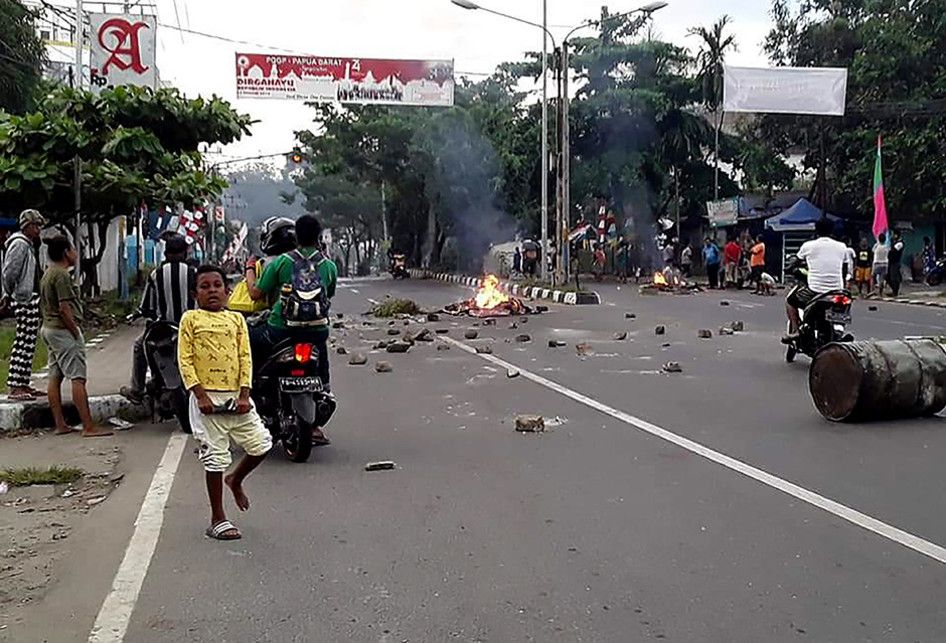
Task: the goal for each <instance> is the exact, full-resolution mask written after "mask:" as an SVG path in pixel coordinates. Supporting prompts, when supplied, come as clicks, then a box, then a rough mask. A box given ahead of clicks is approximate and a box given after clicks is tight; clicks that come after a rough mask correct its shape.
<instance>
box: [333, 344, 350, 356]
mask: <svg viewBox="0 0 946 643" xmlns="http://www.w3.org/2000/svg"><path fill="white" fill-rule="evenodd" d="M335 352H336V353H337V354H338V355H348V349H347V348H345V347H344V346H339V347H338V348H336V349H335Z"/></svg>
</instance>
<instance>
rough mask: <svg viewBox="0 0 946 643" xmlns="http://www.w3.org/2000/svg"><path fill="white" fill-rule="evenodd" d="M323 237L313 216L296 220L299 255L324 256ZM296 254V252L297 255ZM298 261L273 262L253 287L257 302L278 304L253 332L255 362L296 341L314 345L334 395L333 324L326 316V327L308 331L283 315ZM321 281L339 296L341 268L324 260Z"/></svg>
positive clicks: (327, 387)
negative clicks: (331, 374)
mask: <svg viewBox="0 0 946 643" xmlns="http://www.w3.org/2000/svg"><path fill="white" fill-rule="evenodd" d="M321 237H322V224H321V223H319V220H318V219H316V218H315V217H314V216H312V215H311V214H305V215H303V216H301V217H299V218H298V219H297V220H296V242H297V243H298V245H299V247H298V249H297V251H298V252H300V253H301V254H302V256H304V257H307V258H308V257H316V255H317V254H319V255H320V253H321V250H320V248H319V244H320V240H321ZM295 252H296V250H294V251H293V253H295ZM294 263H295V262H294V260H293V256H292V253H287V254H283V255H280V256H279V257H277V258H275V259H273V260H272V261H270V262H269V263H268V264H266V268H265V269H264V270H263V274H262V275H260V278H259V279H258V280H256V282H255V283H253V284H250V283H248V284H247V285H248V286H249V291H250V297H251V298H252V299H254V300H259V299H268V300H270V301H275V302H276V303H275V304H273V308H272V310H271V311H270V313H269V321H268V322H267V323H266V324H265V325H263V326H259V327H257V328H254V329H253V330H252V331H251V332H250V344H251V346H252V348H253V359H254V361H257V362H259V361H260V360H262V359H265V357H266V356H269V355H270V354H271V353H272V350H273V348H274V347H275V346H276V344H278V343H279V342H281V341H283V340H286V339H289V338H292V339H293V340H296V341H305V342H310V343H312V344H313V346H314V347H315V348H316V349H317V350H318V355H319V378H320V379H321V380H322V384H323V385H324V386H325V390H326V391H331V385H330V384H329V367H328V347H327V343H328V334H329V320H328V317H327V315H326V319H325V320H324V323H319V324H318V325H315V326H308V327H304V328H296V327H289V326H287V324H286V320H285V317H284V315H283V302H282V301H280V297H279V295H280V292H281V291H282V287H283V286H284V285H286V284H292V278H293V269H294V268H293V267H294ZM318 270H319V277H320V280H321V282H322V287H323V288H325V291H326V294H327V295H328V297H329V298H332V297H334V296H335V287H336V285H337V283H338V268H337V267H336V266H335V264H334V263H333V262H332V261H331V260H329V259H327V258H324V257H322V258H321V263H319V267H318Z"/></svg>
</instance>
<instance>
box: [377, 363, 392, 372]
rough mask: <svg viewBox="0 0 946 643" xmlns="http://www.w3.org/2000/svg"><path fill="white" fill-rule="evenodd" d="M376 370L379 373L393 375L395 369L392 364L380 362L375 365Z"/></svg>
mask: <svg viewBox="0 0 946 643" xmlns="http://www.w3.org/2000/svg"><path fill="white" fill-rule="evenodd" d="M374 370H375V371H377V372H378V373H393V372H394V367H393V366H391V363H390V362H378V363H377V364H375V365H374Z"/></svg>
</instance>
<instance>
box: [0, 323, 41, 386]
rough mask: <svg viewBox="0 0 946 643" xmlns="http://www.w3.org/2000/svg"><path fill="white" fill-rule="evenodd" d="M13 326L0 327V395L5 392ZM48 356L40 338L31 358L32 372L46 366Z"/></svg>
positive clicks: (13, 333) (14, 332) (13, 331)
mask: <svg viewBox="0 0 946 643" xmlns="http://www.w3.org/2000/svg"><path fill="white" fill-rule="evenodd" d="M15 334H16V331H15V330H14V328H13V326H3V327H0V393H6V392H7V374H8V372H9V370H10V349H11V348H12V347H13V336H14V335H15ZM48 360H49V356H48V355H47V354H46V342H44V341H43V340H42V338H40V339H39V340H38V341H37V342H36V354H35V355H34V356H33V371H34V372H35V371H38V370H39V369H41V368H43V367H45V366H46V364H47V362H48Z"/></svg>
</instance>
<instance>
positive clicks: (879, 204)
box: [872, 136, 889, 239]
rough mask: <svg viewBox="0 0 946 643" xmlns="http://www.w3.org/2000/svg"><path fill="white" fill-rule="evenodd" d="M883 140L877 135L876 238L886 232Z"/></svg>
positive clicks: (873, 229)
mask: <svg viewBox="0 0 946 643" xmlns="http://www.w3.org/2000/svg"><path fill="white" fill-rule="evenodd" d="M882 144H883V141H882V140H881V137H880V136H878V137H877V161H876V162H875V163H874V225H873V227H872V231H873V233H874V238H875V239H876V238H877V237H879V236H880V235H881V233H883V232H887V230H888V228H889V226H888V223H887V202H886V200H885V199H884V170H883V163H882V162H881V158H880V150H881V146H882Z"/></svg>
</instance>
